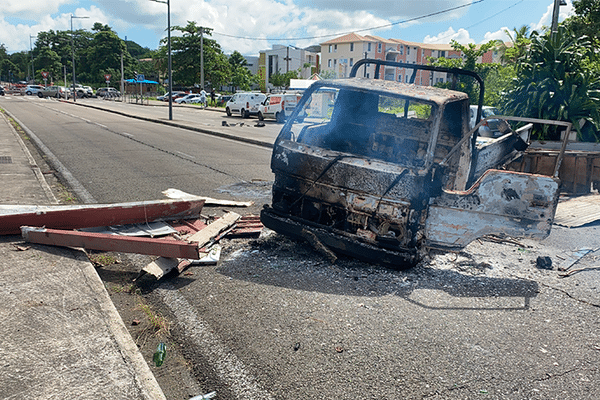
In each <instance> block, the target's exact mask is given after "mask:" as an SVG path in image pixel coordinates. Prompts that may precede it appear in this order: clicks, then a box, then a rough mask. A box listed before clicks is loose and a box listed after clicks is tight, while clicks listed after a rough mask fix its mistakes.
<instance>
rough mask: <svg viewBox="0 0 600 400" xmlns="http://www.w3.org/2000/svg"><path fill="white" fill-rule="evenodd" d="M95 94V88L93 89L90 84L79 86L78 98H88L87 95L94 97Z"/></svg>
mask: <svg viewBox="0 0 600 400" xmlns="http://www.w3.org/2000/svg"><path fill="white" fill-rule="evenodd" d="M93 96H94V89H92V88H91V87H90V86H79V87H77V97H78V98H86V97H93Z"/></svg>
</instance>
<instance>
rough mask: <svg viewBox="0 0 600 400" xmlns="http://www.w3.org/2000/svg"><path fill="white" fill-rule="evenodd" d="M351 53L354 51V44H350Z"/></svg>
mask: <svg viewBox="0 0 600 400" xmlns="http://www.w3.org/2000/svg"><path fill="white" fill-rule="evenodd" d="M350 51H354V43H350Z"/></svg>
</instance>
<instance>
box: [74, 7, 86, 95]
mask: <svg viewBox="0 0 600 400" xmlns="http://www.w3.org/2000/svg"><path fill="white" fill-rule="evenodd" d="M73 18H80V19H84V18H89V17H77V16H75V15H73V14H71V56H72V57H73V59H72V61H73V102H75V101H76V99H77V92H76V91H75V44H74V43H73Z"/></svg>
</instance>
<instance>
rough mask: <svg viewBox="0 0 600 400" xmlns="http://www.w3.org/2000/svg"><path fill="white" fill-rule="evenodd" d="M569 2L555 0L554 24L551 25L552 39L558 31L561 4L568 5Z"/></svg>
mask: <svg viewBox="0 0 600 400" xmlns="http://www.w3.org/2000/svg"><path fill="white" fill-rule="evenodd" d="M566 5H567V2H566V1H565V0H554V9H553V11H552V25H551V27H550V36H551V38H552V39H554V37H555V36H556V32H558V14H560V6H566Z"/></svg>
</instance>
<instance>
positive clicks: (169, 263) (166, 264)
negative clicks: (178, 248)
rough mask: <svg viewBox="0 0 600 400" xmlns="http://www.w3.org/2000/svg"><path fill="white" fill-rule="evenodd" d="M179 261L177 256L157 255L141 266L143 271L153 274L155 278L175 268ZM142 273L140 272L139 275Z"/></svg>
mask: <svg viewBox="0 0 600 400" xmlns="http://www.w3.org/2000/svg"><path fill="white" fill-rule="evenodd" d="M179 263H180V261H179V260H178V259H177V258H168V257H158V258H157V259H156V260H154V261H152V262H151V263H150V264H148V265H146V266H145V267H144V268H142V271H143V272H144V273H147V274H150V275H154V276H155V277H156V279H160V278H162V277H163V276H165V275H166V274H168V273H169V272H171V271H172V270H173V269H175V268H177V266H178V265H179ZM141 274H142V273H140V275H141Z"/></svg>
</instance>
